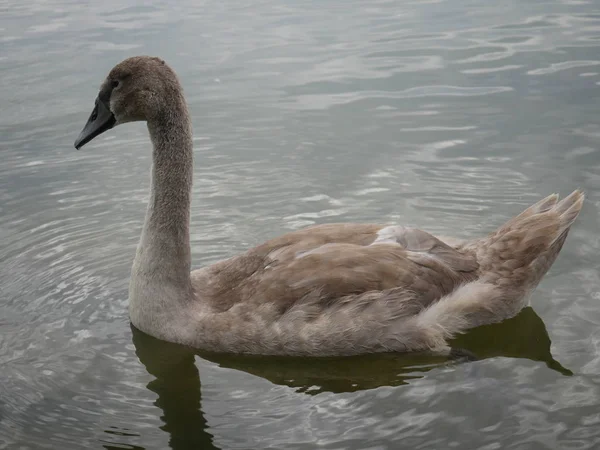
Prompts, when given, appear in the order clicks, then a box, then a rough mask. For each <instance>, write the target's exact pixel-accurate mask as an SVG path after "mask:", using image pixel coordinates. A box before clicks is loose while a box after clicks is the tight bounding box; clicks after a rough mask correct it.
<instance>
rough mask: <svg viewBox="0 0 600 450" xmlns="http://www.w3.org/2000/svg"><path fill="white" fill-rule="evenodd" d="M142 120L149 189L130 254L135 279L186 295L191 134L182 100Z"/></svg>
mask: <svg viewBox="0 0 600 450" xmlns="http://www.w3.org/2000/svg"><path fill="white" fill-rule="evenodd" d="M172 102H173V105H171V106H170V107H169V108H165V110H166V111H168V113H165V114H162V115H158V116H157V117H156V118H154V119H153V120H149V121H148V130H149V132H150V137H151V139H152V143H153V145H154V151H153V154H152V159H153V166H152V186H151V193H150V200H149V203H148V210H147V212H146V220H145V224H144V229H143V232H142V237H141V240H140V244H139V247H138V252H137V255H136V268H137V274H134V276H135V275H139V276H146V277H149V278H151V279H153V280H155V281H158V282H160V283H168V284H169V285H170V286H172V287H178V288H183V289H185V290H187V291H188V292H191V282H190V264H191V261H190V259H191V258H190V237H189V222H190V195H191V189H192V175H193V149H192V130H191V124H190V120H189V116H188V112H187V107H186V105H185V101H184V100H183V97H181V96H179V97H175V98H173V99H172Z"/></svg>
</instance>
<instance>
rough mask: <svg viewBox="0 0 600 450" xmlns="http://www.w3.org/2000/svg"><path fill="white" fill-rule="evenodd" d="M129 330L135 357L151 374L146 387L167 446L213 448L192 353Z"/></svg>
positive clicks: (178, 346) (184, 348)
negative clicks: (157, 410) (152, 397)
mask: <svg viewBox="0 0 600 450" xmlns="http://www.w3.org/2000/svg"><path fill="white" fill-rule="evenodd" d="M132 332H133V343H134V345H135V351H136V354H137V356H138V358H139V359H140V361H141V363H142V364H143V365H144V366H145V367H146V370H147V371H148V373H150V374H151V375H153V376H154V377H155V379H154V380H152V381H151V382H150V383H148V385H147V387H148V389H149V390H150V391H152V392H154V393H156V394H157V395H158V398H157V399H156V402H155V403H154V404H155V405H156V406H158V407H159V408H160V409H162V411H163V415H162V417H161V418H162V420H163V421H164V426H162V427H161V429H162V430H164V431H166V432H167V433H169V446H170V447H171V448H172V449H175V450H177V449H190V448H193V449H206V450H215V449H216V447H215V446H214V444H213V443H212V439H213V437H212V435H211V434H210V433H209V432H208V431H207V427H208V426H207V424H206V419H205V418H204V414H203V412H202V409H201V391H200V376H199V373H198V369H197V368H196V365H195V364H194V362H195V361H194V353H193V352H192V351H190V349H189V348H187V347H184V346H182V345H178V344H172V343H170V342H165V341H160V340H158V339H155V338H153V337H151V336H149V335H147V334H145V333H142V332H141V331H139V330H137V329H136V328H134V327H132Z"/></svg>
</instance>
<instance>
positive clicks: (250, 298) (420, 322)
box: [75, 56, 583, 356]
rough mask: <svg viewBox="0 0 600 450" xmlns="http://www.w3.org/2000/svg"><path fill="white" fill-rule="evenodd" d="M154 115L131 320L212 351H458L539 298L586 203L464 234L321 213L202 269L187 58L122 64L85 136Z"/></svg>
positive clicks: (571, 201)
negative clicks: (455, 346)
mask: <svg viewBox="0 0 600 450" xmlns="http://www.w3.org/2000/svg"><path fill="white" fill-rule="evenodd" d="M140 120H141V121H146V123H147V124H148V132H149V133H150V139H151V140H152V144H153V147H154V150H153V153H152V157H153V166H152V183H151V191H150V200H149V203H148V210H147V212H146V219H145V223H144V228H143V231H142V236H141V239H140V243H139V246H138V249H137V253H136V256H135V260H134V263H133V268H132V272H131V283H130V287H129V314H130V317H131V322H132V323H133V324H134V325H135V326H136V327H137V328H139V329H141V330H142V331H145V332H146V333H148V334H150V335H152V336H155V337H157V338H160V339H164V340H167V341H173V342H178V343H181V344H186V345H189V346H192V347H196V348H199V349H204V350H209V351H217V352H232V353H254V354H265V355H318V356H324V355H353V354H359V353H369V352H388V351H396V352H406V351H421V350H429V351H434V352H447V351H448V350H449V347H448V343H447V341H448V339H449V338H451V337H452V336H454V335H456V334H457V333H460V332H463V331H464V330H466V329H468V328H471V327H476V326H478V325H481V324H486V323H491V322H497V321H501V320H503V319H506V318H509V317H511V316H514V315H515V314H517V313H518V312H519V311H520V310H521V309H522V308H523V307H524V306H525V305H526V303H527V300H526V299H527V297H528V294H529V293H530V292H531V291H532V290H533V289H534V288H535V287H536V285H537V284H538V283H539V281H540V279H541V278H542V276H543V275H544V274H545V273H546V271H547V270H548V269H549V268H550V266H551V265H552V263H553V262H554V260H555V259H556V257H557V255H558V253H559V251H560V249H561V247H562V246H563V243H564V242H565V239H566V237H567V234H568V233H569V228H570V227H571V225H572V224H573V222H574V221H575V219H576V218H577V215H578V214H579V211H580V210H581V207H582V205H583V194H582V193H581V192H579V191H575V192H573V193H572V194H571V195H569V196H568V197H566V198H564V199H563V200H561V201H558V196H557V195H550V196H549V197H546V198H545V199H543V200H541V201H540V202H538V203H536V204H535V205H533V206H531V207H529V208H528V209H526V210H525V211H524V212H522V213H521V214H520V215H518V216H517V217H515V218H513V219H511V220H509V221H508V222H507V223H506V224H504V225H502V226H501V227H500V228H498V229H497V230H496V231H494V232H492V233H491V234H489V235H488V236H485V237H481V238H475V239H472V240H468V241H462V242H459V241H457V240H455V239H452V240H450V239H446V242H444V240H440V239H438V238H436V237H434V236H432V235H430V234H429V233H426V232H425V231H421V230H418V229H415V228H406V227H403V226H399V225H374V224H353V223H349V224H327V225H318V226H313V227H310V228H306V229H303V230H300V231H295V232H292V233H288V234H285V235H283V236H280V237H277V238H275V239H273V240H270V241H268V242H266V243H264V244H262V245H259V246H258V247H255V248H253V249H250V250H248V251H246V252H245V253H242V254H240V255H238V256H233V257H231V258H229V259H226V260H224V261H221V262H218V263H216V264H214V265H212V266H209V267H204V268H202V269H199V270H194V271H193V272H191V273H190V240H189V221H190V192H191V187H192V175H193V161H192V128H191V125H190V117H189V114H188V109H187V105H186V102H185V99H184V97H183V92H182V89H181V86H180V84H179V81H178V79H177V76H176V75H175V73H174V72H173V70H172V69H171V68H170V67H169V66H168V65H166V64H165V62H164V61H163V60H161V59H159V58H154V57H148V56H137V57H133V58H129V59H126V60H124V61H123V62H121V63H119V64H118V65H117V66H116V67H114V68H113V69H112V70H111V71H110V73H109V74H108V77H107V78H106V80H105V81H104V82H103V83H102V86H101V88H100V93H99V94H98V98H97V99H96V106H95V108H94V111H93V112H92V115H91V116H90V118H89V120H88V122H87V123H86V125H85V127H84V128H83V131H82V132H81V134H80V135H79V137H78V138H77V140H76V141H75V147H76V148H77V149H79V148H81V147H82V146H83V145H85V144H86V143H87V142H89V141H91V140H92V139H94V138H95V137H96V136H98V135H100V134H101V133H103V132H105V131H107V130H109V129H110V128H112V127H114V126H116V125H120V124H122V123H126V122H133V121H140Z"/></svg>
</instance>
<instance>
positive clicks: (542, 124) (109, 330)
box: [0, 0, 600, 449]
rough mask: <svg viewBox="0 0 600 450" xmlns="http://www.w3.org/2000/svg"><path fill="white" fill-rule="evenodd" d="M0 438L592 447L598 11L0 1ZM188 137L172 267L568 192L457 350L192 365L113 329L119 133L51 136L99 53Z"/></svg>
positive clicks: (75, 126)
mask: <svg viewBox="0 0 600 450" xmlns="http://www.w3.org/2000/svg"><path fill="white" fill-rule="evenodd" d="M0 29H1V31H2V33H1V34H0V42H1V46H2V52H1V53H0V79H1V80H2V89H1V90H0V100H1V101H0V104H1V105H2V107H1V108H0V148H1V159H0V367H1V369H0V370H1V372H0V448H2V449H3V448H7V449H17V448H19V449H40V448H52V449H56V448H61V449H81V448H130V449H142V448H147V449H155V448H156V449H159V448H168V447H169V446H171V447H172V448H178V449H187V448H190V449H191V448H221V449H230V448H240V449H242V448H243V449H255V448H261V449H267V448H273V449H281V448H293V449H313V448H330V449H342V448H344V449H367V448H369V449H384V448H394V449H396V448H411V449H419V448H462V449H476V448H477V449H481V448H485V449H495V448H517V449H537V448H577V449H587V448H590V449H591V448H596V447H597V446H599V445H600V412H599V411H600V375H599V372H600V331H599V326H600V308H599V302H600V289H599V286H600V283H599V273H600V272H599V269H600V259H599V258H598V256H597V255H598V253H599V250H600V241H599V240H598V238H597V235H596V233H597V230H598V229H599V225H600V220H599V215H598V212H599V205H600V190H599V188H600V154H599V148H600V126H599V125H598V111H599V109H598V105H599V104H600V103H599V100H600V98H599V95H598V92H599V89H600V59H599V56H598V55H600V8H599V7H598V6H597V4H596V3H594V2H591V1H590V2H588V1H568V0H563V1H558V0H556V1H544V2H540V1H534V0H527V1H520V2H517V1H512V2H501V3H498V2H489V1H484V0H473V1H462V0H458V1H443V0H440V1H437V0H433V1H414V2H390V1H378V0H377V1H370V2H357V1H341V0H327V1H320V2H298V1H294V2H273V1H264V2H258V1H249V0H247V1H239V2H218V1H204V2H193V1H189V0H188V1H182V2H177V4H176V5H175V4H171V2H164V1H163V2H161V1H157V0H151V1H149V2H145V6H139V5H138V2H133V1H130V0H129V1H119V2H117V1H114V0H108V1H104V2H78V1H75V0H48V1H39V0H35V1H29V2H17V1H14V0H5V1H4V2H0ZM134 54H152V55H158V56H161V57H163V58H165V59H166V60H167V61H168V62H169V63H170V64H171V65H172V66H173V67H174V68H175V69H176V70H177V72H178V73H179V74H180V76H181V79H182V82H183V85H184V87H185V90H186V94H187V97H188V99H189V104H190V109H191V112H192V115H193V123H194V129H195V158H196V163H195V186H194V193H193V194H194V200H193V205H192V222H193V226H192V249H193V255H194V261H193V262H194V265H195V266H201V265H205V264H210V263H212V262H215V261H217V260H219V259H222V258H225V257H227V256H230V255H232V254H235V253H237V252H241V251H243V250H244V249H246V248H248V247H249V246H251V245H254V244H258V243H260V242H262V241H263V240H265V239H267V238H269V237H272V236H275V235H277V234H280V233H284V232H286V231H290V230H294V229H298V228H300V227H303V226H306V225H311V224H316V223H327V222H333V221H336V222H337V221H361V222H371V221H376V222H394V221H397V222H399V223H402V224H406V225H417V226H420V227H422V228H424V229H426V230H428V231H431V232H433V233H443V234H447V235H456V236H471V235H476V234H482V233H486V232H487V231H489V230H491V229H493V228H494V227H496V226H498V225H500V224H501V223H502V222H503V221H504V220H506V219H507V218H509V217H510V216H512V215H514V214H516V213H518V212H519V211H520V210H521V209H523V208H524V207H526V206H527V205H529V204H531V203H532V202H534V201H536V200H537V199H539V198H541V197H542V196H546V195H548V194H549V193H552V192H559V193H561V194H567V193H568V192H570V191H572V190H573V189H575V188H582V189H584V190H585V191H586V192H587V201H586V204H585V208H584V211H583V213H582V215H581V216H580V218H579V219H578V221H577V223H576V225H575V227H574V229H573V230H572V232H571V234H570V236H569V239H568V241H567V243H566V245H565V247H564V249H563V251H562V254H561V256H560V257H559V259H558V260H557V262H556V263H555V265H554V267H553V268H552V270H551V271H550V273H549V274H548V276H547V277H546V278H545V279H544V281H543V282H542V284H541V285H540V286H539V288H538V289H537V290H536V291H535V293H534V294H533V296H532V300H531V304H532V308H527V309H525V310H524V311H523V312H522V313H521V314H520V315H519V316H517V317H516V318H514V319H511V320H509V321H507V322H505V323H502V324H498V325H493V326H489V327H483V328H481V329H477V330H473V331H472V332H470V333H468V334H467V335H465V336H462V337H461V338H460V339H459V341H458V342H457V345H459V346H461V347H463V348H466V349H468V350H470V351H472V352H473V353H475V354H476V355H477V357H478V358H479V359H478V360H477V361H475V362H467V363H462V364H449V363H447V362H446V361H443V360H440V359H439V358H438V359H436V358H431V357H427V356H424V355H403V356H398V355H384V356H366V357H360V358H333V359H326V360H317V361H315V360H306V359H281V358H259V357H243V358H240V357H223V356H215V355H206V354H199V355H194V354H193V353H191V352H189V351H188V350H186V349H184V348H181V347H178V346H176V345H172V344H168V343H164V342H160V341H157V340H155V339H152V338H150V337H148V336H145V335H143V334H141V333H139V332H136V331H135V330H133V331H132V329H131V327H130V325H129V321H128V318H127V285H128V277H129V268H130V265H131V262H132V258H133V255H134V251H135V246H136V244H137V240H138V237H139V233H140V230H141V225H142V220H143V215H144V210H145V202H146V200H147V188H148V182H149V177H148V174H149V169H150V151H149V142H148V138H147V132H146V129H145V127H144V126H143V125H142V124H136V125H129V126H124V127H119V128H118V129H115V130H112V131H111V132H110V133H107V134H106V135H103V136H102V137H101V138H98V139H96V140H95V141H94V142H93V143H92V144H90V145H88V146H86V147H85V148H84V149H83V150H82V151H79V152H77V151H75V150H74V149H73V141H74V139H75V137H76V136H77V134H78V133H79V131H80V129H81V127H82V126H83V124H84V122H85V121H86V119H87V117H88V115H89V113H90V111H91V109H92V107H93V101H94V98H95V96H96V93H97V88H98V86H99V84H100V82H101V80H102V79H103V77H104V76H105V75H106V73H107V72H108V71H109V70H110V68H111V67H112V66H113V65H114V64H115V63H117V62H118V61H120V60H121V59H123V58H125V57H127V56H131V55H134Z"/></svg>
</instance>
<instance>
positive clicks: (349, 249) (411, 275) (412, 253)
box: [194, 224, 478, 312]
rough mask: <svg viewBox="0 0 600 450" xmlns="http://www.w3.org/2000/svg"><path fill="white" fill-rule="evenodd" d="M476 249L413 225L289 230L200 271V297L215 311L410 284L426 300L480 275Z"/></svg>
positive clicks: (325, 301) (337, 297)
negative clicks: (466, 248) (464, 249)
mask: <svg viewBox="0 0 600 450" xmlns="http://www.w3.org/2000/svg"><path fill="white" fill-rule="evenodd" d="M477 269H478V264H477V261H476V260H475V257H474V255H472V254H469V253H464V252H462V251H459V250H456V249H454V248H452V247H450V246H448V245H446V244H445V243H444V242H442V241H440V240H439V239H437V238H435V237H434V236H432V235H430V234H428V233H426V232H424V231H421V230H417V229H413V228H405V227H399V226H388V227H382V226H378V225H362V224H343V225H342V224H340V225H338V224H329V225H321V226H316V227H311V228H307V229H305V230H301V231H297V232H293V233H288V234H286V235H283V236H280V237H278V238H276V239H273V240H271V241H268V242H266V243H265V244H263V245H261V246H259V247H256V248H254V249H252V250H250V251H248V252H247V253H245V254H243V255H240V256H237V257H234V258H231V259H229V260H226V261H222V262H220V263H217V264H215V265H214V266H211V267H209V268H207V270H205V271H202V272H199V273H198V274H196V276H195V277H194V278H195V285H197V286H198V288H199V289H201V290H202V293H201V295H200V297H202V298H205V299H206V298H209V299H211V300H210V302H211V304H212V305H213V307H214V308H216V309H218V310H226V309H229V308H230V307H232V306H233V305H235V304H236V303H240V302H241V303H252V304H256V305H257V307H259V306H260V305H261V304H265V303H266V304H270V305H277V309H279V310H280V311H282V312H284V311H285V310H287V309H289V308H291V307H292V306H294V305H296V304H297V303H298V302H302V301H304V299H307V298H310V299H311V302H313V303H314V302H315V298H317V297H318V301H319V302H320V303H322V305H323V307H324V308H325V307H327V306H331V305H333V304H335V303H336V302H337V301H343V300H342V299H343V298H344V297H346V296H356V295H357V294H364V293H369V292H371V293H373V294H375V293H378V292H379V293H383V292H385V291H388V290H395V291H398V290H400V291H406V292H408V293H410V294H411V298H413V299H417V301H418V302H419V303H420V304H421V305H422V306H425V305H428V304H430V303H431V302H434V301H436V300H437V299H439V298H441V297H442V296H443V295H446V294H448V293H450V292H452V291H453V290H454V289H455V288H456V287H457V286H458V285H459V284H461V283H463V282H465V281H467V280H472V279H474V278H475V277H476V272H477Z"/></svg>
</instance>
